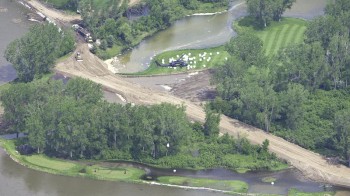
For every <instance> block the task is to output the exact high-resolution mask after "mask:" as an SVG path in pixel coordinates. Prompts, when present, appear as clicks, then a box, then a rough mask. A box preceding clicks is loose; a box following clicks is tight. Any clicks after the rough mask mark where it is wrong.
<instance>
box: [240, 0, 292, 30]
mask: <svg viewBox="0 0 350 196" xmlns="http://www.w3.org/2000/svg"><path fill="white" fill-rule="evenodd" d="M295 1H296V0H246V2H247V5H248V12H249V14H250V15H251V16H253V17H255V19H256V20H257V21H258V22H259V24H260V25H261V26H262V27H266V26H267V25H268V24H270V23H271V21H279V20H281V18H282V14H283V13H284V11H286V9H290V8H291V7H292V5H293V3H294V2H295Z"/></svg>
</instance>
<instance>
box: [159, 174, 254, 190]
mask: <svg viewBox="0 0 350 196" xmlns="http://www.w3.org/2000/svg"><path fill="white" fill-rule="evenodd" d="M158 181H159V182H160V183H166V184H175V185H181V186H191V187H206V188H212V189H219V190H225V191H231V192H240V193H246V192H247V191H248V184H247V183H245V182H243V181H239V180H213V179H206V178H189V177H181V176H162V177H159V178H158Z"/></svg>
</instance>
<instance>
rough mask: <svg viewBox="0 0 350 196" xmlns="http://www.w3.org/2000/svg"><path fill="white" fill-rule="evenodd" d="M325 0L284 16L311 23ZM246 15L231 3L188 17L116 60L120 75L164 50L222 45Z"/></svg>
mask: <svg viewBox="0 0 350 196" xmlns="http://www.w3.org/2000/svg"><path fill="white" fill-rule="evenodd" d="M326 3H327V0H297V1H296V3H295V4H294V5H293V7H292V9H290V10H287V12H286V13H285V14H284V16H287V17H297V18H303V19H307V20H309V19H312V18H314V17H316V16H320V15H322V14H323V13H324V12H323V9H324V7H325V6H326ZM245 15H247V11H246V5H245V4H244V0H235V1H233V3H232V7H231V9H230V10H229V11H228V12H224V13H222V14H216V15H208V16H190V17H186V18H184V19H182V20H179V21H177V22H175V23H174V24H173V25H171V26H170V27H169V28H168V29H166V30H164V31H160V32H158V33H157V34H155V35H154V36H152V37H150V38H148V39H146V40H144V41H142V42H141V43H140V44H139V45H138V46H137V47H135V48H134V49H132V50H131V51H129V52H127V53H126V54H124V55H121V56H119V59H120V62H121V66H117V67H116V69H117V70H118V72H120V73H133V72H138V71H143V70H145V69H147V67H148V65H149V63H150V61H151V57H152V56H154V55H156V54H159V53H161V52H164V51H167V50H176V49H184V48H186V49H196V48H207V47H214V46H218V45H222V44H224V43H226V42H227V41H229V40H230V39H231V37H232V36H234V35H235V34H236V33H235V32H234V31H233V30H232V28H231V26H232V22H233V21H234V20H236V19H238V18H240V17H242V16H245Z"/></svg>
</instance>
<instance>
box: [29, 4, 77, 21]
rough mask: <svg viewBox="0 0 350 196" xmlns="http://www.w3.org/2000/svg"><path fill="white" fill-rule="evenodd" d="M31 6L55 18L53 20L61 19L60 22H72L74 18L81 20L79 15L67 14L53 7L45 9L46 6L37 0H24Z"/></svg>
mask: <svg viewBox="0 0 350 196" xmlns="http://www.w3.org/2000/svg"><path fill="white" fill-rule="evenodd" d="M26 2H27V3H28V4H29V5H30V6H31V7H33V8H35V9H36V10H37V11H39V12H41V13H42V14H44V15H45V16H47V17H49V18H51V19H53V20H55V21H61V22H68V23H70V22H73V21H76V20H81V16H80V15H78V14H76V15H67V14H65V13H63V12H61V11H59V10H55V9H47V7H46V6H45V5H44V4H42V3H41V2H39V1H38V0H27V1H26Z"/></svg>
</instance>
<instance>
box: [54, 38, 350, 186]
mask: <svg viewBox="0 0 350 196" xmlns="http://www.w3.org/2000/svg"><path fill="white" fill-rule="evenodd" d="M77 50H79V51H81V52H82V56H83V59H84V60H83V62H77V61H75V60H74V57H73V56H72V57H71V58H69V59H67V60H66V61H64V62H61V63H59V64H58V65H57V66H56V70H57V71H58V72H60V73H64V74H65V75H68V76H72V77H73V76H79V77H83V78H87V79H90V80H92V81H94V82H96V83H99V84H101V85H102V86H104V88H106V89H109V90H110V91H112V92H117V93H119V94H121V95H123V97H125V98H126V99H127V101H128V102H133V103H136V104H158V103H162V102H168V103H172V104H184V105H185V106H186V108H187V110H186V113H187V115H188V117H189V118H191V119H194V120H198V121H201V122H203V121H204V119H205V113H204V111H203V108H202V107H201V106H199V105H197V104H194V103H192V102H190V101H188V100H186V99H182V98H179V97H175V96H173V95H171V94H170V93H168V92H160V91H156V90H151V89H150V88H146V87H143V86H141V85H140V84H134V83H131V82H128V81H125V79H124V78H122V77H120V76H118V75H114V74H113V73H111V72H110V71H109V70H108V69H107V68H106V67H107V66H106V65H105V64H104V62H103V61H102V60H100V59H99V58H97V57H96V56H94V55H92V54H91V53H90V52H89V51H88V48H87V46H86V44H84V45H79V46H78V49H77ZM220 129H221V132H222V133H228V134H230V135H234V136H237V135H240V136H246V137H247V138H248V139H249V140H250V141H251V142H252V143H254V144H261V143H262V142H263V141H264V140H265V139H268V140H269V141H270V147H269V148H270V151H271V152H274V153H276V155H277V156H278V157H280V158H282V159H284V160H287V161H288V162H289V163H290V164H291V165H293V166H294V167H296V168H298V169H299V170H301V171H302V172H303V173H304V174H305V175H306V176H307V177H310V178H311V179H314V180H318V181H322V182H326V183H330V184H334V185H340V186H346V187H350V169H349V168H346V167H345V166H334V165H329V164H328V163H327V162H326V160H325V159H324V158H323V157H322V156H321V155H319V154H317V153H314V152H311V151H309V150H306V149H304V148H301V147H300V146H297V145H295V144H292V143H290V142H288V141H286V140H284V139H282V138H279V137H276V136H274V135H270V134H267V133H265V132H263V131H262V130H260V129H257V128H254V127H251V126H248V125H246V124H244V123H242V122H239V121H237V120H235V119H231V118H228V117H226V116H222V117H221V123H220Z"/></svg>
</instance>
